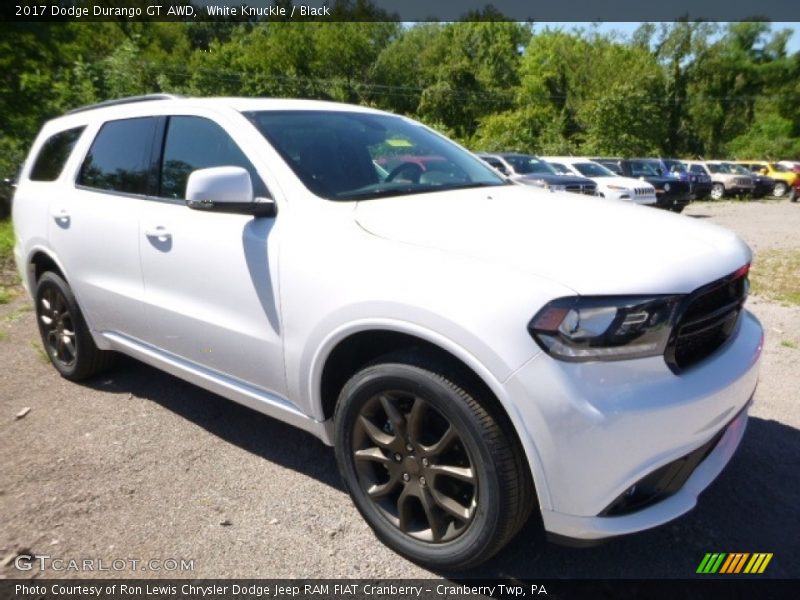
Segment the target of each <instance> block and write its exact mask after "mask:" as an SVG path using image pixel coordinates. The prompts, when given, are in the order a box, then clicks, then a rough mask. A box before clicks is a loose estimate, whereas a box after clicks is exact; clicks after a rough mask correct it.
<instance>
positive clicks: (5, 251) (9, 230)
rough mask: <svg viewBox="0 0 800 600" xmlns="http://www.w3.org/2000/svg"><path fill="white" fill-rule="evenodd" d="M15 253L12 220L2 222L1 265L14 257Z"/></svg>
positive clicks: (0, 223)
mask: <svg viewBox="0 0 800 600" xmlns="http://www.w3.org/2000/svg"><path fill="white" fill-rule="evenodd" d="M13 251H14V226H13V225H12V224H11V219H4V220H3V221H0V263H2V262H3V261H5V260H8V259H10V258H11V257H12V253H13Z"/></svg>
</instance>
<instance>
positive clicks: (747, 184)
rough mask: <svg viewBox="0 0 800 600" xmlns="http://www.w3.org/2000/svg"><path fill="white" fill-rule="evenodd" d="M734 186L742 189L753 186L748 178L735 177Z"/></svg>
mask: <svg viewBox="0 0 800 600" xmlns="http://www.w3.org/2000/svg"><path fill="white" fill-rule="evenodd" d="M736 185H741V186H744V187H750V186H751V185H753V180H752V179H750V178H749V177H737V178H736Z"/></svg>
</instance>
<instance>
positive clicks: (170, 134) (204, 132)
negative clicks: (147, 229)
mask: <svg viewBox="0 0 800 600" xmlns="http://www.w3.org/2000/svg"><path fill="white" fill-rule="evenodd" d="M227 166H234V167H242V168H244V169H247V171H248V172H249V173H250V177H251V179H252V180H253V192H254V194H255V195H256V196H266V195H267V190H266V186H265V185H264V184H263V183H262V181H261V179H260V178H259V176H258V174H257V173H256V169H255V167H254V166H253V164H252V163H251V162H250V161H249V160H248V159H247V157H246V156H245V155H244V153H243V152H242V151H241V150H240V149H239V146H237V145H236V142H234V141H233V139H231V137H230V136H229V135H228V134H227V133H226V132H225V130H224V129H222V127H220V126H219V125H217V124H216V123H214V122H213V121H210V120H209V119H205V118H202V117H183V116H178V117H170V118H169V125H168V126H167V135H166V139H165V140H164V153H163V157H162V161H161V181H160V186H159V193H158V195H159V196H161V197H162V198H175V199H184V198H185V197H186V182H187V181H188V179H189V174H190V173H191V172H192V171H195V170H197V169H206V168H209V167H227Z"/></svg>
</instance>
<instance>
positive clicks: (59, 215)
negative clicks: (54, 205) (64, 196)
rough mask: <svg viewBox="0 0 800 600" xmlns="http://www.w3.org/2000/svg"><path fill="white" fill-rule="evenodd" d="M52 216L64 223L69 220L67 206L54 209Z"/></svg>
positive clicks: (57, 221) (58, 221)
mask: <svg viewBox="0 0 800 600" xmlns="http://www.w3.org/2000/svg"><path fill="white" fill-rule="evenodd" d="M50 216H51V217H53V219H55V221H56V223H63V222H66V221H69V213H68V212H67V209H66V208H62V209H61V210H57V211H56V210H54V211H53V212H52V213H50Z"/></svg>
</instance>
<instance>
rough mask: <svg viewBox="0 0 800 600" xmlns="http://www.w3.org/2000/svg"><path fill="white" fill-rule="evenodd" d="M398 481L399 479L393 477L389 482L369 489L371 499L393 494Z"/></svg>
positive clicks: (377, 484)
mask: <svg viewBox="0 0 800 600" xmlns="http://www.w3.org/2000/svg"><path fill="white" fill-rule="evenodd" d="M397 484H398V479H397V477H391V478H390V479H389V481H387V482H386V483H376V484H374V485H372V486H370V487H369V489H368V490H367V494H369V496H370V498H373V499H376V498H382V497H383V496H386V495H387V494H389V493H391V492H392V491H393V490H394V488H395V487H397Z"/></svg>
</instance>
